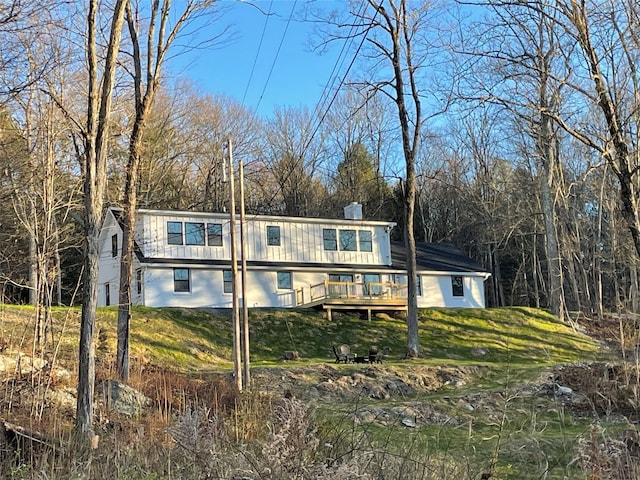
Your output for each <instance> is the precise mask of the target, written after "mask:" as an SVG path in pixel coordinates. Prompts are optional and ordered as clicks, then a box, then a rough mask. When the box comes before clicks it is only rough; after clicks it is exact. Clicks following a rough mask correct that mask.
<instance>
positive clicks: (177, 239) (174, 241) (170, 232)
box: [167, 222, 182, 245]
mask: <svg viewBox="0 0 640 480" xmlns="http://www.w3.org/2000/svg"><path fill="white" fill-rule="evenodd" d="M167 242H168V243H169V245H182V222H167Z"/></svg>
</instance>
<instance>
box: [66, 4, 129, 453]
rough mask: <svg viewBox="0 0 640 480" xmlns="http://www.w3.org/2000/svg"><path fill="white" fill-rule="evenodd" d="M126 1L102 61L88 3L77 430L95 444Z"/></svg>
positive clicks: (116, 11)
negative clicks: (108, 198)
mask: <svg viewBox="0 0 640 480" xmlns="http://www.w3.org/2000/svg"><path fill="white" fill-rule="evenodd" d="M126 4H127V0H115V3H114V5H113V12H112V15H111V22H110V27H109V29H108V32H109V40H108V43H107V46H106V52H105V54H104V57H102V56H99V55H98V42H99V40H98V28H99V25H98V22H99V18H100V12H99V2H98V0H90V2H89V6H88V12H87V32H86V33H87V36H86V45H85V47H86V50H87V52H86V53H87V73H88V85H87V87H88V88H87V119H86V124H85V127H84V129H83V131H82V134H83V140H84V151H83V153H82V164H81V166H82V173H83V176H84V217H85V218H84V221H85V240H84V254H85V261H84V287H83V298H82V315H81V320H80V346H79V366H78V400H77V408H76V431H77V433H78V434H79V435H80V436H86V437H87V438H88V439H89V441H93V438H94V432H93V394H94V387H95V361H96V359H95V339H94V336H95V324H96V308H97V304H98V261H99V258H100V245H99V236H100V226H101V224H102V213H103V212H102V208H103V203H104V196H105V189H106V179H107V174H106V173H107V172H106V170H107V141H108V138H109V116H110V113H111V106H112V94H113V87H114V80H115V74H116V68H117V56H118V51H119V49H120V42H121V37H122V28H123V23H124V12H125V7H126Z"/></svg>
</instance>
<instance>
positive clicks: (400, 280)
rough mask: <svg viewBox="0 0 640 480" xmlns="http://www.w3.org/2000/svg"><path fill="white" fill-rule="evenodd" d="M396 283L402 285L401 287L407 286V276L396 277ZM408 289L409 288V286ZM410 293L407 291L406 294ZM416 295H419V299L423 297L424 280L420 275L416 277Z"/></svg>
mask: <svg viewBox="0 0 640 480" xmlns="http://www.w3.org/2000/svg"><path fill="white" fill-rule="evenodd" d="M394 282H395V283H398V284H401V285H407V276H406V275H394ZM406 288H409V287H408V286H407V287H406ZM407 292H408V290H405V294H406V293H407ZM416 295H418V296H419V297H421V296H422V279H421V277H420V275H416Z"/></svg>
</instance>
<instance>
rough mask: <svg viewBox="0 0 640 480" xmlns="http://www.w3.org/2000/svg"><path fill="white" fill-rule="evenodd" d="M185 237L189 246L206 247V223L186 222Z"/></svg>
mask: <svg viewBox="0 0 640 480" xmlns="http://www.w3.org/2000/svg"><path fill="white" fill-rule="evenodd" d="M184 236H185V240H186V241H185V243H186V244H187V245H204V223H195V222H186V223H185V224H184Z"/></svg>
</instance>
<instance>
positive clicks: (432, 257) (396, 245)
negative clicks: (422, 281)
mask: <svg viewBox="0 0 640 480" xmlns="http://www.w3.org/2000/svg"><path fill="white" fill-rule="evenodd" d="M391 261H392V262H393V266H394V267H395V268H400V269H402V270H406V269H407V251H406V248H405V245H404V242H391ZM416 267H417V269H418V271H430V272H486V270H485V269H484V268H482V266H480V264H479V263H478V262H477V261H475V260H474V259H473V258H471V257H469V256H467V255H465V254H464V253H463V252H462V251H461V250H459V249H458V248H456V246H455V245H453V244H452V243H424V242H418V243H416Z"/></svg>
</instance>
